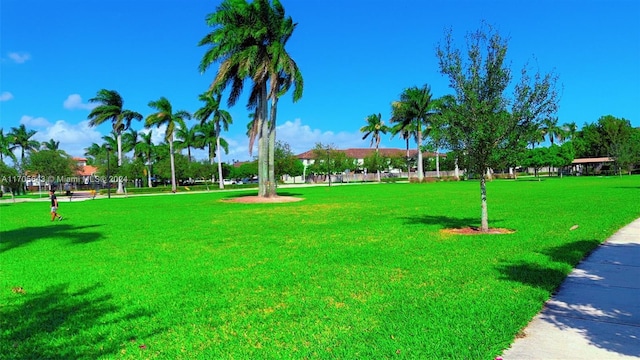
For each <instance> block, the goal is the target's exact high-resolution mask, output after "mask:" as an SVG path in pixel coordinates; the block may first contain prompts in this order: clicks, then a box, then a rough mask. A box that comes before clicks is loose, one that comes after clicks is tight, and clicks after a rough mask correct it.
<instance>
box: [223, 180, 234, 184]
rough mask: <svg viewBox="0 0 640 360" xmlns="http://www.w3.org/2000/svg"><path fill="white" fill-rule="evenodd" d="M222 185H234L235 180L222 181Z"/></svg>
mask: <svg viewBox="0 0 640 360" xmlns="http://www.w3.org/2000/svg"><path fill="white" fill-rule="evenodd" d="M222 183H223V184H225V185H234V184H235V183H236V181H235V180H229V179H222Z"/></svg>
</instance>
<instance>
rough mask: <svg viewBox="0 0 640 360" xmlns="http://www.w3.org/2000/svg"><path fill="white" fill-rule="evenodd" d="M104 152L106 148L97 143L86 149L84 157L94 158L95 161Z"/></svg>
mask: <svg viewBox="0 0 640 360" xmlns="http://www.w3.org/2000/svg"><path fill="white" fill-rule="evenodd" d="M103 152H104V148H103V147H102V146H100V145H98V144H96V143H92V144H91V145H90V146H89V147H86V148H85V149H84V156H88V157H91V158H93V161H95V159H96V158H97V157H98V156H100V154H102V153H103Z"/></svg>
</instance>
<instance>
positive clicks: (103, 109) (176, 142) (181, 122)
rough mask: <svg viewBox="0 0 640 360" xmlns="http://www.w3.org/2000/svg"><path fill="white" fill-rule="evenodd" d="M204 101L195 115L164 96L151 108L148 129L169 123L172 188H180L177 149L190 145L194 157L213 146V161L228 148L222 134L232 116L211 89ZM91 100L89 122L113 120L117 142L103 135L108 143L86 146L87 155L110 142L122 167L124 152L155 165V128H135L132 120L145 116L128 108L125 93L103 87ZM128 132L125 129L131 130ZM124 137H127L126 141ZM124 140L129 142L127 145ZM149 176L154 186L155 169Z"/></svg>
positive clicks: (220, 179)
mask: <svg viewBox="0 0 640 360" xmlns="http://www.w3.org/2000/svg"><path fill="white" fill-rule="evenodd" d="M200 100H201V101H203V102H204V105H203V106H202V107H201V108H200V109H198V110H197V111H196V112H195V113H194V114H193V115H192V114H191V113H189V112H188V111H185V110H178V111H174V109H173V106H172V105H171V102H170V101H169V100H168V99H167V98H165V97H161V98H160V99H158V100H156V101H150V102H149V107H150V108H152V109H153V110H154V111H155V112H154V113H152V114H151V115H149V116H147V117H146V119H144V124H145V127H146V128H152V127H161V126H166V130H165V141H166V142H167V144H168V145H169V157H170V162H171V187H172V191H174V192H175V191H176V189H177V186H176V176H175V159H174V148H176V147H177V148H186V149H187V156H188V159H189V160H190V159H191V148H204V147H208V148H209V159H210V161H211V162H212V161H213V157H214V156H215V154H218V155H219V154H220V152H221V150H222V149H224V150H225V151H228V145H227V142H226V141H225V140H224V139H222V138H221V137H220V131H221V129H224V130H227V129H228V127H229V124H231V123H232V121H233V120H232V118H231V115H230V114H229V113H228V112H227V111H225V110H222V109H220V95H219V94H218V95H214V94H213V93H212V92H207V93H204V94H202V95H200ZM89 101H90V102H91V103H97V104H98V106H97V107H95V108H94V109H93V110H92V111H91V113H90V114H89V125H90V126H98V125H100V124H102V123H105V122H111V124H112V129H113V134H114V135H115V144H113V143H112V142H113V140H112V138H110V137H109V136H105V137H103V140H105V144H103V145H102V146H101V145H98V144H95V143H94V144H92V145H91V146H90V147H89V148H87V149H86V155H89V156H95V155H97V154H99V153H101V152H103V151H104V146H106V145H109V146H110V147H112V148H114V147H115V148H116V149H117V157H118V166H121V165H122V154H123V148H124V152H125V153H126V152H129V151H133V156H134V158H137V157H138V156H140V157H142V158H143V159H144V160H145V162H146V163H147V164H148V165H149V166H151V160H152V153H153V148H154V144H153V142H152V131H151V130H150V131H149V132H147V133H143V132H138V131H136V130H134V129H132V128H131V127H130V126H131V123H132V121H134V120H138V121H142V120H143V116H142V115H141V114H140V113H138V112H135V111H132V110H128V109H125V108H124V107H123V104H124V101H123V99H122V96H120V94H119V93H118V92H117V91H115V90H107V89H102V90H100V91H98V93H97V95H96V97H94V98H92V99H89ZM191 118H195V119H196V120H199V121H200V122H199V124H197V125H196V126H193V127H189V126H188V125H187V124H186V120H189V119H191ZM127 130H128V132H125V131H127ZM123 139H124V140H123ZM123 142H124V143H125V144H124V146H123ZM214 142H215V144H216V148H215V150H214V149H213V143H214ZM217 157H218V171H219V172H218V175H219V176H218V178H219V186H220V188H224V183H223V181H222V160H221V157H220V156H217ZM147 174H148V176H149V179H148V180H149V186H151V181H150V180H151V169H149V171H148V172H147ZM117 192H118V193H122V192H124V189H123V184H122V181H121V180H120V181H119V182H118V189H117Z"/></svg>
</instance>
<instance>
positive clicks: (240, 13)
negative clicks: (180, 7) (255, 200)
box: [199, 0, 303, 197]
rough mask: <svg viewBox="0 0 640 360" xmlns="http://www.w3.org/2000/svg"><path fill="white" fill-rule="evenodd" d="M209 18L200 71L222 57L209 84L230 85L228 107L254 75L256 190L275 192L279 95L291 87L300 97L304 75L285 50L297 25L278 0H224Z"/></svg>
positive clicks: (265, 193) (266, 193) (265, 194)
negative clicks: (257, 185)
mask: <svg viewBox="0 0 640 360" xmlns="http://www.w3.org/2000/svg"><path fill="white" fill-rule="evenodd" d="M207 21H208V23H209V25H210V26H212V27H214V30H213V31H212V32H211V33H209V34H207V35H206V36H205V37H204V38H203V39H202V40H201V41H200V43H199V45H201V46H202V45H209V46H210V47H209V49H208V50H207V52H206V53H205V55H204V56H203V59H202V61H201V63H200V70H201V71H202V72H204V71H206V69H207V68H208V67H209V66H210V65H211V64H212V63H214V62H217V61H221V64H220V67H219V69H218V73H217V75H216V78H215V79H214V81H213V83H212V85H211V88H212V89H216V90H220V89H223V88H225V87H227V86H228V85H231V92H230V95H229V101H228V104H229V106H233V104H234V103H235V102H236V100H237V99H238V96H239V95H240V93H241V92H242V85H243V81H244V79H246V78H248V77H250V78H251V79H252V81H253V87H252V89H251V93H250V95H249V105H250V107H251V108H254V109H256V117H255V122H256V123H255V128H256V129H257V134H258V158H259V161H258V163H259V167H258V176H259V178H260V182H259V195H260V196H263V197H269V196H275V195H276V193H275V171H273V164H274V157H273V152H274V149H275V128H276V127H275V124H276V114H277V102H278V98H279V97H280V96H282V95H283V94H284V93H286V92H287V91H288V90H289V89H290V87H291V86H293V87H294V93H293V99H294V101H297V100H298V99H299V98H300V97H301V96H302V86H303V81H302V75H301V73H300V71H299V69H298V67H297V64H296V63H295V62H294V61H293V59H292V58H291V57H290V56H289V54H288V53H287V52H286V50H285V45H286V43H287V41H288V40H289V38H290V37H291V35H292V33H293V30H294V29H295V26H296V24H295V23H293V20H292V19H291V17H286V16H285V12H284V8H283V7H282V5H281V4H280V2H279V1H278V0H274V1H273V4H270V1H269V0H255V1H253V2H251V3H248V2H247V1H245V0H240V1H231V0H225V1H223V3H222V4H220V6H219V7H218V8H217V11H216V12H215V13H212V14H210V15H209V16H208V17H207ZM269 101H270V103H271V111H270V112H269V111H268V110H269V104H268V102H269ZM267 113H269V119H268V120H267V117H268V115H267ZM267 177H268V178H267Z"/></svg>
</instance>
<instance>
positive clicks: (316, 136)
mask: <svg viewBox="0 0 640 360" xmlns="http://www.w3.org/2000/svg"><path fill="white" fill-rule="evenodd" d="M276 138H277V139H278V140H279V141H282V142H285V143H287V144H289V146H290V147H291V151H293V153H294V154H300V153H303V152H305V151H308V150H311V149H313V148H314V147H315V145H316V143H322V144H323V145H333V146H335V147H337V148H339V149H348V148H359V147H366V144H365V142H364V141H363V140H362V133H360V132H353V133H350V132H345V131H342V132H338V133H334V132H333V131H322V130H320V129H311V127H310V126H308V125H303V124H302V121H301V120H300V119H295V120H294V121H286V122H285V123H283V124H282V125H280V126H278V127H277V128H276Z"/></svg>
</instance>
